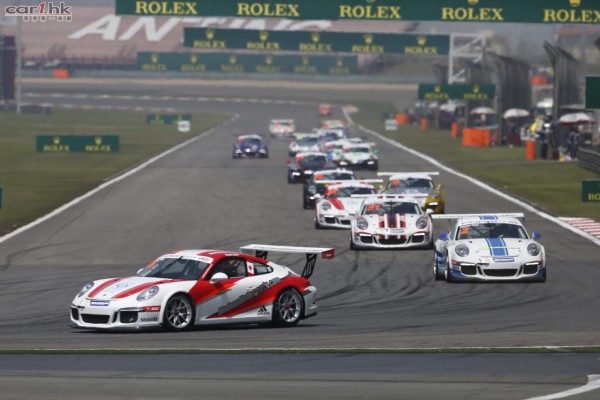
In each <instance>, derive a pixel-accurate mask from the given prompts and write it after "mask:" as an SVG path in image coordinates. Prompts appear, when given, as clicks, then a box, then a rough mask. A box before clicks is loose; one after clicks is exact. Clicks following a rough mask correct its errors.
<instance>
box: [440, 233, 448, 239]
mask: <svg viewBox="0 0 600 400" xmlns="http://www.w3.org/2000/svg"><path fill="white" fill-rule="evenodd" d="M439 239H440V240H448V234H447V233H440V236H439Z"/></svg>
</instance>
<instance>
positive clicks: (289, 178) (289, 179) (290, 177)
mask: <svg viewBox="0 0 600 400" xmlns="http://www.w3.org/2000/svg"><path fill="white" fill-rule="evenodd" d="M288 183H294V180H293V179H292V176H291V175H290V174H288Z"/></svg>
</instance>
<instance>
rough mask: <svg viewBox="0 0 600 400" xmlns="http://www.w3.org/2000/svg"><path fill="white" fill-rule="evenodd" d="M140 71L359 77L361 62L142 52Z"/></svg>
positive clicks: (322, 57)
mask: <svg viewBox="0 0 600 400" xmlns="http://www.w3.org/2000/svg"><path fill="white" fill-rule="evenodd" d="M137 69H138V70H139V71H149V72H167V71H176V72H223V73H248V72H251V73H258V74H301V75H331V76H334V75H335V76H343V75H356V74H357V73H358V60H357V58H356V57H351V56H347V57H342V56H329V57H327V56H318V55H314V56H308V55H305V56H302V55H270V54H268V55H260V54H226V53H149V52H140V53H138V55H137ZM149 123H150V122H149Z"/></svg>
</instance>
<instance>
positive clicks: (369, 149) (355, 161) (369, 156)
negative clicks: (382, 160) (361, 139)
mask: <svg viewBox="0 0 600 400" xmlns="http://www.w3.org/2000/svg"><path fill="white" fill-rule="evenodd" d="M373 145H374V144H373V143H358V144H349V145H347V146H344V149H343V152H342V155H341V157H340V160H339V161H338V165H339V166H340V167H346V168H352V169H368V170H372V171H377V169H378V168H379V157H378V156H377V153H378V151H377V150H374V149H373Z"/></svg>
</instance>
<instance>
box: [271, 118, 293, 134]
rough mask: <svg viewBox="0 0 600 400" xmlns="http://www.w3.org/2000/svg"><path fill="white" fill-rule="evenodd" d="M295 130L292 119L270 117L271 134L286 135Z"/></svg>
mask: <svg viewBox="0 0 600 400" xmlns="http://www.w3.org/2000/svg"><path fill="white" fill-rule="evenodd" d="M295 131H296V122H295V121H294V120H293V119H272V120H271V121H270V122H269V132H270V133H271V136H277V137H287V136H290V135H291V134H292V133H294V132H295Z"/></svg>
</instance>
